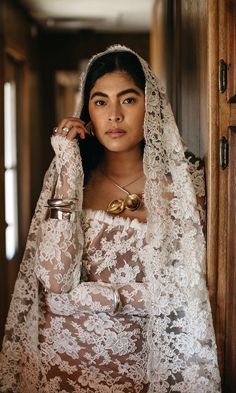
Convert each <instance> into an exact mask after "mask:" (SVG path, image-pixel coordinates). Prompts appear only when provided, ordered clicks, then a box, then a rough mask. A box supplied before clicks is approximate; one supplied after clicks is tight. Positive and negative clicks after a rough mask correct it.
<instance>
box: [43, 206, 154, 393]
mask: <svg viewBox="0 0 236 393" xmlns="http://www.w3.org/2000/svg"><path fill="white" fill-rule="evenodd" d="M82 227H83V230H84V236H85V248H84V254H83V263H82V272H83V273H82V275H83V278H84V279H85V280H86V281H83V282H81V284H80V285H79V286H78V288H77V289H75V290H72V291H71V292H70V294H65V293H64V294H52V293H48V294H44V295H43V296H42V299H41V301H42V305H44V307H45V304H46V305H47V309H46V310H45V311H44V314H42V316H41V322H40V332H39V336H40V351H41V354H42V362H43V366H44V369H45V373H46V375H47V380H48V384H49V386H50V387H51V390H50V391H52V392H53V393H56V392H62V391H66V392H87V391H89V392H91V393H92V392H100V391H101V392H103V391H107V392H127V393H128V392H131V391H132V392H147V391H148V383H147V376H146V365H147V347H146V340H145V329H146V317H145V314H147V312H146V311H145V310H144V309H143V307H144V304H143V297H144V296H143V292H141V294H140V296H137V293H138V291H139V290H140V289H139V287H140V286H141V287H142V290H143V291H144V288H145V286H144V284H142V281H143V279H144V271H143V261H142V250H143V247H145V228H146V225H145V224H141V223H138V222H137V220H134V221H133V222H132V221H131V222H130V220H127V219H123V218H118V219H117V218H113V217H110V216H108V215H107V214H106V213H104V212H92V211H85V212H84V214H83V225H82ZM104 283H106V284H105V285H104ZM113 285H115V286H116V287H117V288H120V290H121V298H122V304H125V301H124V299H126V305H124V307H122V309H121V310H120V312H119V313H118V314H117V315H115V316H114V315H113V302H114V298H113V290H112V286H113ZM58 314H59V315H58ZM65 316H66V318H65Z"/></svg>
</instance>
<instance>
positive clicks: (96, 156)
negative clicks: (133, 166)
mask: <svg viewBox="0 0 236 393" xmlns="http://www.w3.org/2000/svg"><path fill="white" fill-rule="evenodd" d="M114 71H123V72H126V73H127V74H128V75H129V76H130V77H131V78H132V80H133V81H134V83H135V84H136V85H137V86H138V87H139V88H140V89H141V90H143V91H144V90H145V75H144V72H143V69H142V66H141V63H140V61H139V59H138V58H137V56H136V55H135V54H134V53H132V52H128V51H122V50H121V51H114V52H109V53H106V54H104V55H102V56H100V57H98V58H97V59H96V60H95V61H94V62H93V63H92V64H91V66H90V67H89V70H88V73H87V76H86V80H85V85H84V92H83V108H82V111H81V116H80V117H81V119H82V120H83V121H84V122H85V124H87V123H88V122H89V121H90V116H89V111H88V104H89V95H90V91H91V90H92V88H93V86H94V85H95V83H96V81H97V79H99V78H101V77H102V76H104V75H105V74H107V73H111V72H114ZM80 150H81V156H82V163H83V169H84V173H85V183H86V182H87V179H88V176H89V173H90V171H91V170H93V169H94V168H96V166H97V164H98V163H99V162H100V160H101V158H102V156H103V146H102V145H101V144H100V143H99V142H98V140H97V139H96V138H94V137H87V138H86V139H85V140H82V141H80Z"/></svg>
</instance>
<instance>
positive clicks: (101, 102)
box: [94, 100, 106, 106]
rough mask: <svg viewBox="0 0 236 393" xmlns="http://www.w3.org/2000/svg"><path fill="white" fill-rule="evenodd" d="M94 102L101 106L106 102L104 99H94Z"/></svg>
mask: <svg viewBox="0 0 236 393" xmlns="http://www.w3.org/2000/svg"><path fill="white" fill-rule="evenodd" d="M94 103H95V105H96V106H103V105H105V104H106V103H105V101H104V100H96V101H95V102H94Z"/></svg>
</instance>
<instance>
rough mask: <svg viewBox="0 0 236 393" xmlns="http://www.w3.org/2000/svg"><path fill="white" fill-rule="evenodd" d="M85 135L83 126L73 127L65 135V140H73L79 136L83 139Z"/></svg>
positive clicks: (86, 133)
mask: <svg viewBox="0 0 236 393" xmlns="http://www.w3.org/2000/svg"><path fill="white" fill-rule="evenodd" d="M86 135H89V134H88V132H87V130H86V129H85V127H84V126H73V127H72V128H71V130H70V131H69V132H68V134H67V135H66V138H67V139H70V140H72V139H74V138H76V137H78V136H79V138H80V139H85V138H86Z"/></svg>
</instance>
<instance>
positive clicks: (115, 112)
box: [109, 105, 123, 122]
mask: <svg viewBox="0 0 236 393" xmlns="http://www.w3.org/2000/svg"><path fill="white" fill-rule="evenodd" d="M122 120H123V113H122V110H121V108H120V106H119V105H112V106H111V108H110V113H109V121H111V122H120V121H122Z"/></svg>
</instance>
